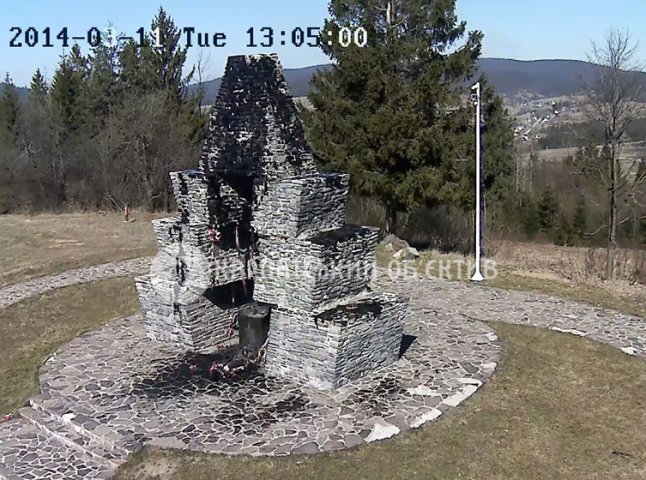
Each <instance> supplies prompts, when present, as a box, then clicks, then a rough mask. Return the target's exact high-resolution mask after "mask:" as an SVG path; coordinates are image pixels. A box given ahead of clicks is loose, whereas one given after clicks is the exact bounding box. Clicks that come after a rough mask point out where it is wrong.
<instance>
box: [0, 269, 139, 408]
mask: <svg viewBox="0 0 646 480" xmlns="http://www.w3.org/2000/svg"><path fill="white" fill-rule="evenodd" d="M97 300H99V301H97ZM101 300H102V301H101ZM138 308H139V304H138V302H137V299H136V295H135V288H134V281H133V280H132V278H117V279H111V280H106V281H103V282H98V283H89V284H85V285H77V286H73V287H66V288H61V289H59V290H53V291H51V292H49V293H46V294H44V295H42V296H40V297H37V298H31V299H27V300H24V301H22V302H19V303H16V304H14V305H11V306H9V307H8V308H5V309H0V352H2V354H1V355H2V357H1V358H2V361H1V362H0V413H2V414H5V413H7V412H10V411H14V412H15V411H16V410H17V409H18V408H19V407H21V406H23V405H24V404H25V403H26V402H27V400H28V399H29V397H30V396H31V395H33V394H34V393H36V392H37V383H36V375H37V371H38V368H39V367H40V365H41V364H42V363H43V362H44V361H45V360H47V358H48V357H49V356H50V355H51V354H52V353H54V352H55V351H56V350H58V348H59V347H60V346H61V345H63V344H65V343H66V342H69V341H70V340H71V339H73V338H74V337H77V336H78V335H80V334H81V333H83V332H85V331H87V330H90V329H92V328H95V327H97V326H98V325H101V324H103V323H105V322H107V321H109V320H111V319H113V318H117V317H121V316H125V315H130V314H133V313H134V312H136V311H137V310H138Z"/></svg>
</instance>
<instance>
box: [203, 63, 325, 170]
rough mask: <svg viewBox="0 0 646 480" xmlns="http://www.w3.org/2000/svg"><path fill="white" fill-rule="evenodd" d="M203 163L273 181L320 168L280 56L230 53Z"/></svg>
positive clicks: (204, 151) (205, 144) (208, 166)
mask: <svg viewBox="0 0 646 480" xmlns="http://www.w3.org/2000/svg"><path fill="white" fill-rule="evenodd" d="M201 167H202V169H203V170H204V171H205V172H207V173H215V172H232V171H251V172H256V173H258V174H260V175H261V176H263V177H265V178H267V179H269V180H276V179H280V178H287V177H294V176H300V175H306V174H312V173H315V172H316V167H315V164H314V157H313V155H312V151H311V149H310V146H309V144H308V142H307V140H306V138H305V131H304V129H303V125H302V123H301V120H300V118H299V116H298V110H297V108H296V105H295V104H294V101H293V99H292V97H291V95H290V93H289V88H288V87H287V82H286V80H285V77H284V75H283V72H282V68H281V66H280V62H279V61H278V57H277V56H276V55H249V56H242V55H240V56H233V57H229V59H228V62H227V66H226V70H225V74H224V77H223V78H222V83H221V85H220V91H219V93H218V98H217V101H216V104H215V106H214V108H213V110H212V112H211V118H210V121H209V126H208V134H207V137H206V140H205V142H204V145H203V149H202V156H201Z"/></svg>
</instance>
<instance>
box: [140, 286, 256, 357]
mask: <svg viewBox="0 0 646 480" xmlns="http://www.w3.org/2000/svg"><path fill="white" fill-rule="evenodd" d="M135 286H136V288H137V295H138V297H139V303H140V304H141V307H142V314H143V319H144V329H145V331H146V335H147V336H148V338H151V339H153V340H157V341H159V342H163V343H168V344H172V345H175V346H179V347H182V348H185V349H186V350H190V351H192V352H197V353H213V351H214V350H215V349H216V348H217V347H218V346H219V345H220V344H222V343H223V342H227V341H228V340H229V339H230V337H233V336H234V333H233V331H232V330H231V327H232V326H233V325H234V323H235V320H236V317H237V315H238V312H239V311H240V309H241V308H242V307H243V306H244V305H246V304H247V303H248V302H249V301H250V298H249V296H248V295H245V293H244V288H243V286H242V283H241V282H236V283H231V284H229V285H225V286H221V287H216V288H211V289H208V290H206V291H204V292H203V293H202V294H199V293H197V292H195V291H192V290H191V289H187V288H186V287H182V286H181V285H179V284H177V283H159V282H158V281H157V280H155V279H152V278H151V277H150V276H143V277H138V278H136V279H135Z"/></svg>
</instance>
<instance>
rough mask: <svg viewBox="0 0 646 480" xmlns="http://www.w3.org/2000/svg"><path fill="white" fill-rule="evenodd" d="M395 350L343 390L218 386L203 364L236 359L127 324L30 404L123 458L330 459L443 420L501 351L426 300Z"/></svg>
mask: <svg viewBox="0 0 646 480" xmlns="http://www.w3.org/2000/svg"><path fill="white" fill-rule="evenodd" d="M422 300H424V299H422ZM399 344H400V345H399V349H400V352H401V358H399V360H396V361H395V362H394V363H392V364H391V365H389V366H386V367H384V368H381V369H379V370H377V371H374V372H372V373H369V374H367V375H366V376H364V377H362V378H361V379H358V380H356V381H350V382H349V383H347V384H346V385H344V386H342V387H341V388H339V389H338V390H332V391H319V390H317V389H314V388H309V387H307V386H302V385H299V384H298V383H294V382H291V381H289V378H275V377H271V376H267V375H266V374H265V373H263V371H262V370H249V371H247V372H245V373H244V374H243V375H242V376H241V377H240V378H237V379H234V380H218V381H215V382H214V381H212V380H211V379H210V378H209V375H208V366H209V365H210V364H211V363H212V362H213V361H214V360H217V361H223V360H225V359H224V358H222V356H226V355H227V354H230V353H227V351H226V350H225V351H223V352H222V353H220V354H219V355H220V357H217V356H216V357H211V356H200V355H193V354H187V353H186V352H185V351H183V350H182V349H175V348H171V347H168V346H160V344H159V343H156V342H153V341H151V340H149V339H148V338H146V336H145V334H144V332H143V329H142V327H141V320H140V318H139V317H132V318H128V319H124V320H121V321H117V322H114V323H111V324H109V325H106V326H104V327H102V328H100V329H99V330H96V331H93V332H89V333H86V334H84V335H82V336H80V337H79V338H77V339H75V340H74V341H72V342H71V343H70V344H68V345H67V346H66V347H65V348H63V349H62V350H61V351H59V352H58V353H57V354H56V355H55V356H53V357H51V358H50V359H49V360H48V361H47V362H46V363H45V364H44V365H43V367H42V368H41V370H40V385H41V389H42V395H41V396H38V397H36V398H35V399H34V402H35V404H37V405H38V406H39V408H40V409H42V410H44V411H47V412H50V413H51V415H52V416H54V417H60V418H63V416H65V415H67V416H68V418H69V417H71V422H72V423H74V422H79V424H78V425H77V427H78V428H79V429H83V428H87V429H88V430H90V433H93V434H97V435H108V436H110V438H111V441H112V442H114V444H115V445H117V446H118V447H119V448H123V449H125V450H128V451H135V450H137V449H138V448H140V447H141V446H142V445H144V444H151V445H159V446H166V447H177V448H190V449H194V450H199V451H205V452H218V453H227V454H237V453H242V454H251V455H287V454H290V453H306V452H319V451H329V450H336V449H341V448H347V447H350V446H354V445H358V444H362V443H365V442H370V441H374V440H378V439H382V438H386V437H387V436H390V435H392V434H394V433H397V432H400V431H403V430H406V429H408V428H414V427H418V426H420V425H422V424H423V423H425V422H426V421H429V420H431V419H433V418H436V417H437V416H439V415H440V414H441V412H442V411H444V410H445V409H447V408H449V407H450V406H451V405H455V404H457V403H459V401H461V400H463V399H464V398H466V397H468V396H469V395H470V394H471V393H473V392H474V391H475V390H476V389H477V388H478V387H479V386H480V385H482V383H483V382H484V381H485V380H486V379H487V378H488V377H489V376H490V375H491V373H492V372H493V370H494V368H495V365H496V362H497V361H498V357H499V353H500V345H499V344H498V341H497V338H496V335H495V334H494V333H493V332H492V330H491V329H490V328H489V327H486V326H485V325H483V324H480V323H477V322H472V321H468V320H465V319H463V318H461V317H459V316H455V317H453V318H449V317H446V316H444V315H441V314H440V315H435V314H432V313H430V310H429V309H428V307H426V306H425V305H424V303H420V302H419V301H417V302H414V304H413V307H412V309H411V315H410V317H409V319H408V321H407V323H406V326H405V329H404V336H403V337H402V338H401V341H400V342H399ZM465 366H467V367H468V368H465ZM83 422H85V426H84V423H83Z"/></svg>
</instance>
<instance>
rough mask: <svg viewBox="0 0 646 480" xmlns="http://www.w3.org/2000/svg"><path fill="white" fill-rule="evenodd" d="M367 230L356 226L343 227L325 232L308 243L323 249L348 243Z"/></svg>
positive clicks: (311, 238)
mask: <svg viewBox="0 0 646 480" xmlns="http://www.w3.org/2000/svg"><path fill="white" fill-rule="evenodd" d="M367 230H368V229H367V228H365V227H360V226H358V225H344V226H342V227H341V228H337V229H336V230H327V231H325V232H321V233H319V234H317V235H315V236H313V237H310V238H308V241H310V242H312V243H315V244H317V245H322V246H324V247H333V246H335V245H336V244H337V243H340V242H344V241H348V240H352V239H355V238H357V237H359V236H360V235H363V234H365V233H366V231H367Z"/></svg>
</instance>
